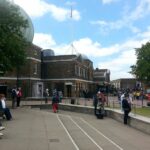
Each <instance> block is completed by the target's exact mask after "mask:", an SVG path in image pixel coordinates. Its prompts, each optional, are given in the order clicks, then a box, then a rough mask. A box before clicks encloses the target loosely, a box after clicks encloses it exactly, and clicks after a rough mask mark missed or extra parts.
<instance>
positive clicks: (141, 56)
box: [131, 42, 150, 82]
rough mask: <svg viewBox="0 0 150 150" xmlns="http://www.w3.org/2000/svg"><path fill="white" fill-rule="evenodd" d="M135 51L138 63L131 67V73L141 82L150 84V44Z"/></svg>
mask: <svg viewBox="0 0 150 150" xmlns="http://www.w3.org/2000/svg"><path fill="white" fill-rule="evenodd" d="M135 50H136V55H137V61H136V64H135V65H133V66H131V73H132V74H133V75H135V76H136V78H137V79H139V80H141V81H144V82H150V42H147V43H146V44H145V45H142V47H141V48H137V49H135Z"/></svg>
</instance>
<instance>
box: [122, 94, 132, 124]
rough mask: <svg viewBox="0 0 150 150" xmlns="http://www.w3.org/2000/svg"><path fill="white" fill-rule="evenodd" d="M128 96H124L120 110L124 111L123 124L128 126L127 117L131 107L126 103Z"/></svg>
mask: <svg viewBox="0 0 150 150" xmlns="http://www.w3.org/2000/svg"><path fill="white" fill-rule="evenodd" d="M128 98H129V96H128V94H124V98H123V100H122V108H123V111H124V119H123V121H124V124H128V115H129V113H130V111H131V105H130V103H129V102H128Z"/></svg>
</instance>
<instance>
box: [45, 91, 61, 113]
mask: <svg viewBox="0 0 150 150" xmlns="http://www.w3.org/2000/svg"><path fill="white" fill-rule="evenodd" d="M43 96H44V98H45V104H47V103H48V97H49V96H50V93H49V89H48V88H46V89H45V91H44V93H43ZM62 97H63V94H62V91H57V89H54V90H53V91H52V109H53V112H54V113H56V112H58V104H59V103H60V102H61V101H62Z"/></svg>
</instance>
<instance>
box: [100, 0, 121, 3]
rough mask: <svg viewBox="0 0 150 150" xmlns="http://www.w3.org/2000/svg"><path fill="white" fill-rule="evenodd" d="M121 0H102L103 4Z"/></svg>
mask: <svg viewBox="0 0 150 150" xmlns="http://www.w3.org/2000/svg"><path fill="white" fill-rule="evenodd" d="M117 1H119V0H102V3H103V4H110V3H113V2H117Z"/></svg>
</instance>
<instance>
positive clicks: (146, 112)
mask: <svg viewBox="0 0 150 150" xmlns="http://www.w3.org/2000/svg"><path fill="white" fill-rule="evenodd" d="M132 112H133V113H136V114H138V115H142V116H145V117H149V118H150V107H143V108H136V109H133V110H132Z"/></svg>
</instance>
